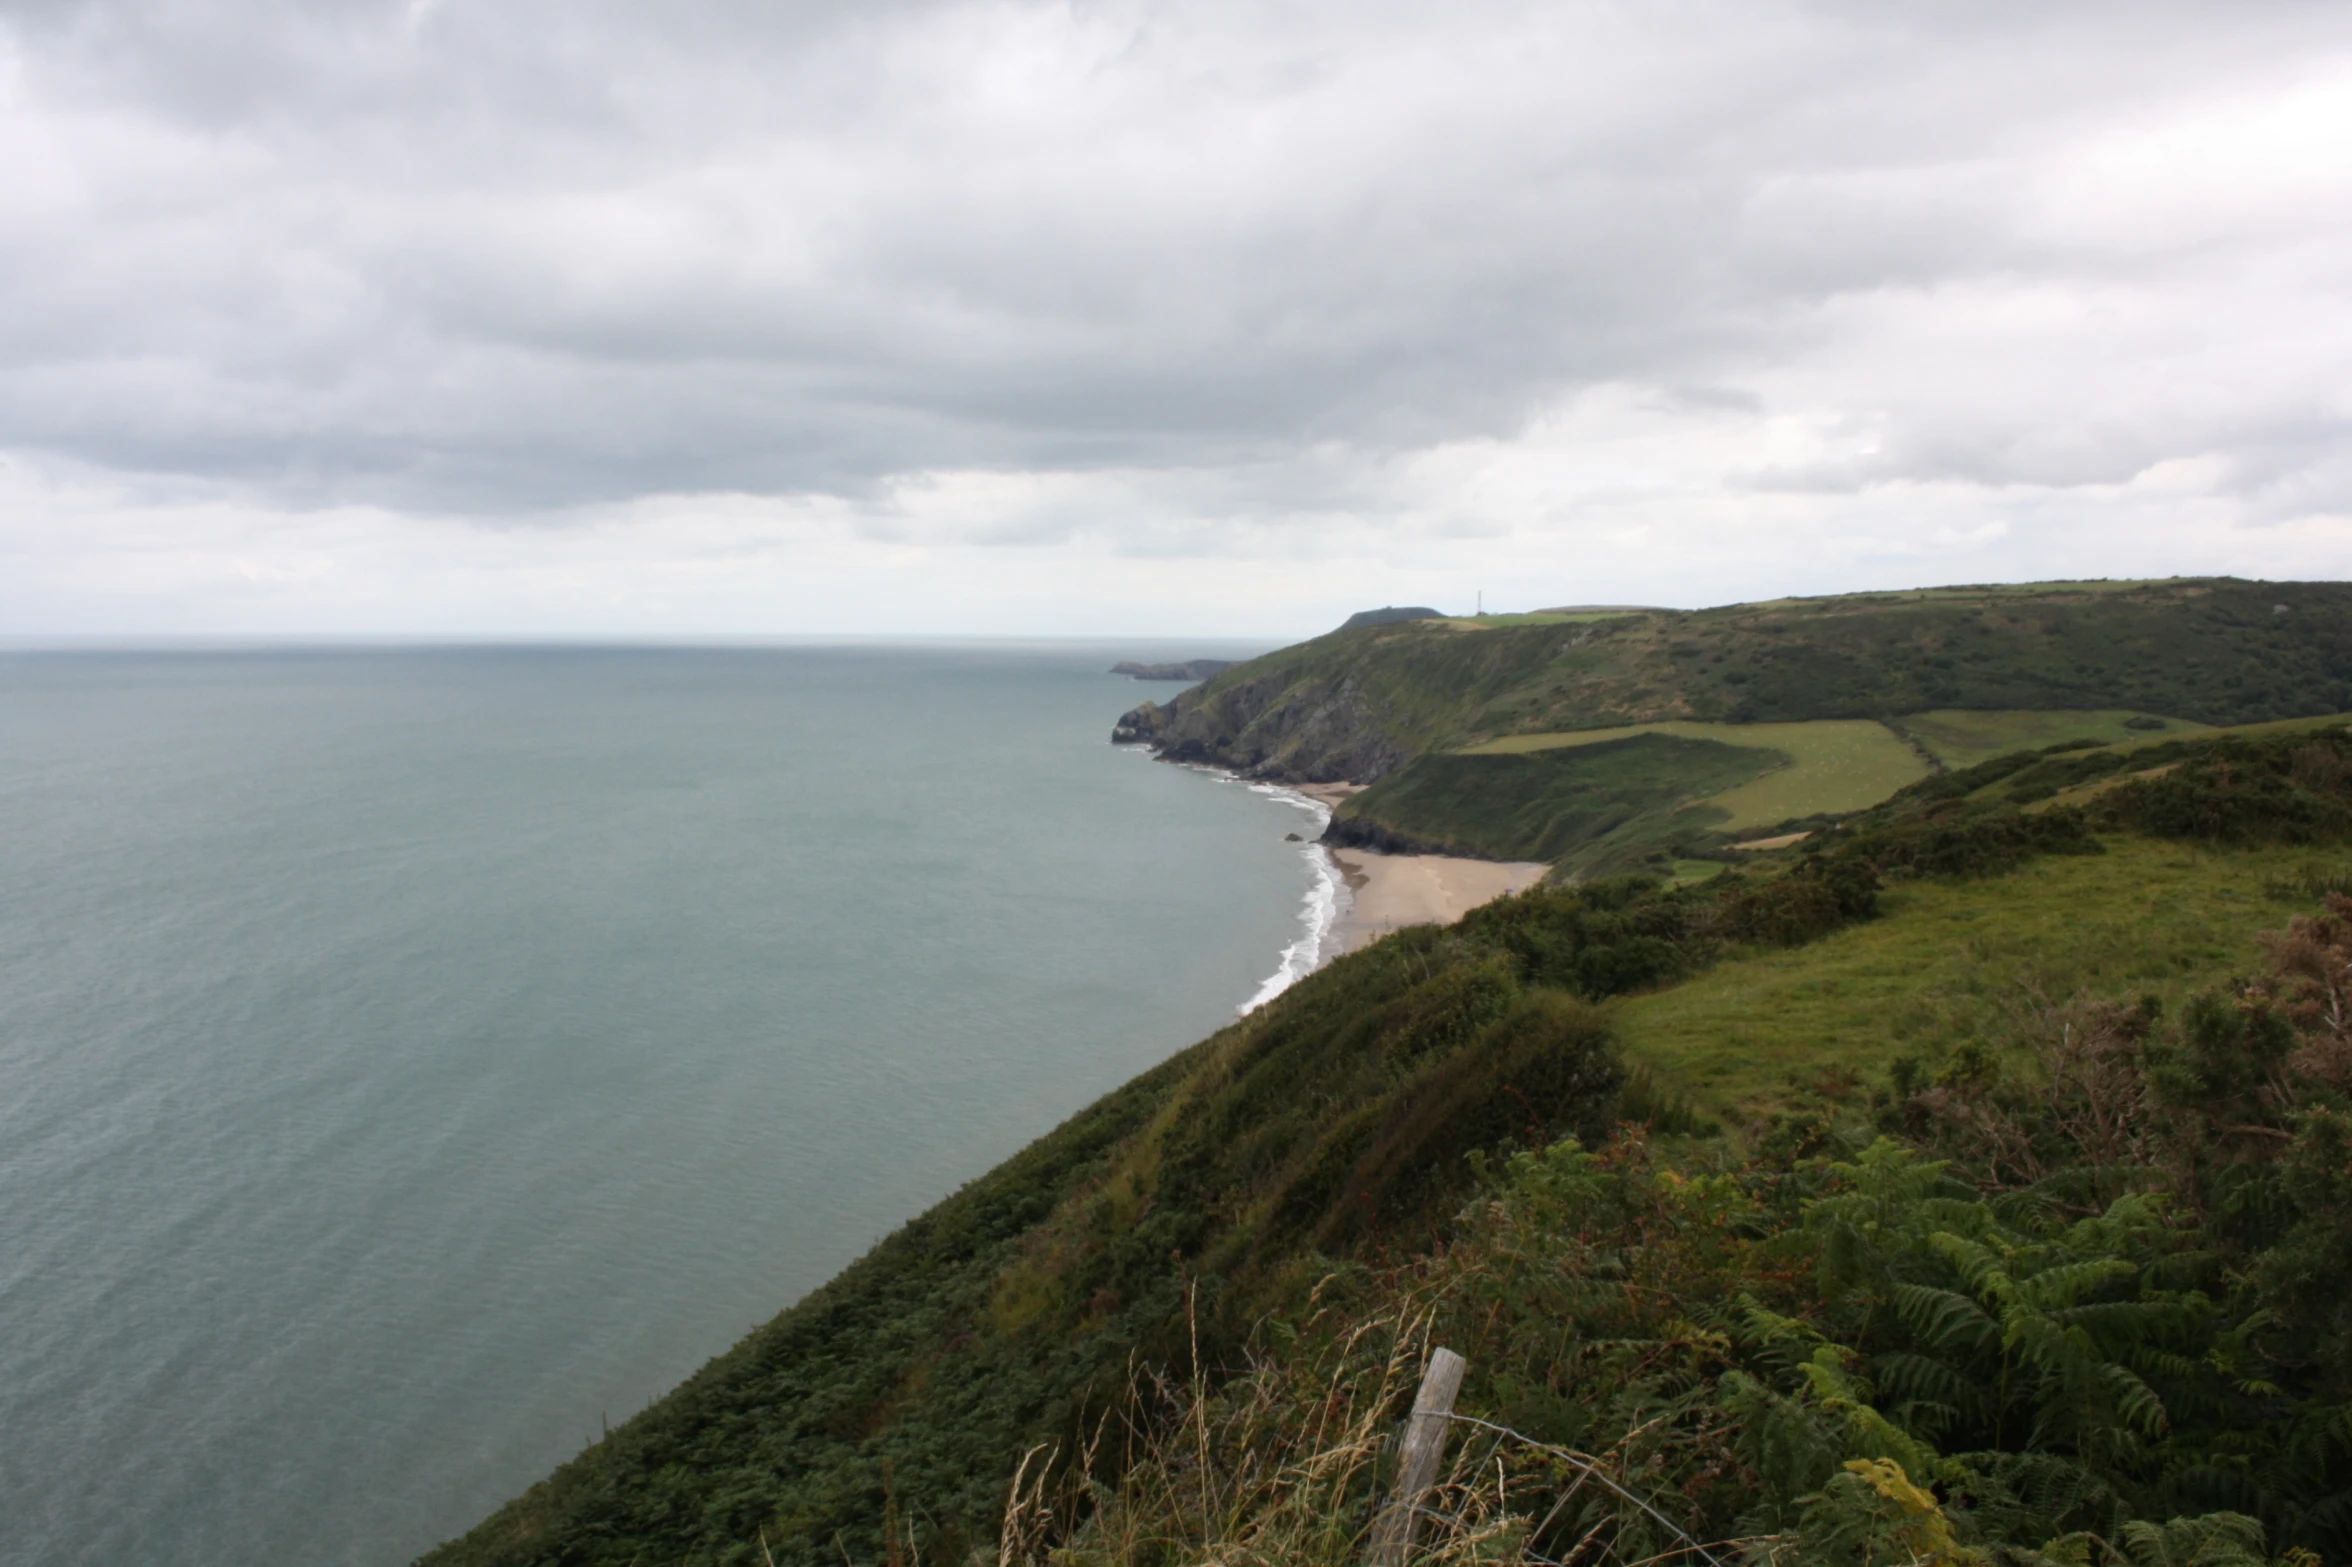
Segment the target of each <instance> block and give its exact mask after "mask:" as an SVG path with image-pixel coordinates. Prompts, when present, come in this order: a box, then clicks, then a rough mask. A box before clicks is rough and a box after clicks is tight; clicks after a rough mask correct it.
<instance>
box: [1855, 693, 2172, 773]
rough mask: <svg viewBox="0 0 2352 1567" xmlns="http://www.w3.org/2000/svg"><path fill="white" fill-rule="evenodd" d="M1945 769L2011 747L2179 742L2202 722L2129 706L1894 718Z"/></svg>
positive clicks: (1968, 764)
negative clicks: (2148, 723)
mask: <svg viewBox="0 0 2352 1567" xmlns="http://www.w3.org/2000/svg"><path fill="white" fill-rule="evenodd" d="M2135 718H2137V719H2142V720H2146V719H2149V718H2155V719H2159V720H2161V722H2162V723H2163V726H2164V727H2163V728H2161V729H2131V728H2127V727H2126V724H2127V721H2128V720H2131V719H2135ZM1896 722H1897V723H1899V724H1901V725H1902V727H1903V728H1904V729H1906V730H1908V731H1909V732H1910V733H1911V734H1912V735H1913V736H1915V737H1916V738H1917V739H1918V740H1919V742H1920V743H1921V744H1922V745H1924V746H1926V747H1927V748H1928V749H1929V750H1930V751H1933V752H1934V753H1935V755H1936V760H1937V761H1940V762H1942V763H1943V764H1944V765H1945V766H1946V767H1954V768H1958V767H1973V766H1975V765H1976V764H1977V763H1978V762H1986V761H1990V760H1992V759H1993V758H1994V757H1996V756H2006V755H2007V754H2008V753H2010V752H2011V751H2038V750H2040V749H2041V748H2042V747H2043V746H2046V745H2056V744H2058V743H2059V742H2060V741H2063V740H2096V741H2098V742H2099V743H2100V744H2101V745H2118V744H2124V743H2133V742H2140V741H2151V740H2177V739H2179V738H2181V737H2182V736H2183V735H2191V734H2202V733H2204V732H2205V731H2206V727H2207V726H2205V725H2204V724H2195V723H2191V722H2189V721H2188V720H2187V719H2185V718H2165V717H2164V716H2163V715H2162V714H2160V713H2135V712H2132V711H2130V710H2129V709H2127V708H2120V707H2106V708H2065V709H2059V710H2054V711H2050V712H2034V711H2030V710H2026V709H2021V708H2009V709H2001V710H1995V711H1989V712H1987V711H1971V710H1967V709H1958V708H1945V709H1942V710H1940V711H1937V712H1930V713H1909V714H1905V715H1904V716H1903V717H1902V718H1900V719H1897V720H1896Z"/></svg>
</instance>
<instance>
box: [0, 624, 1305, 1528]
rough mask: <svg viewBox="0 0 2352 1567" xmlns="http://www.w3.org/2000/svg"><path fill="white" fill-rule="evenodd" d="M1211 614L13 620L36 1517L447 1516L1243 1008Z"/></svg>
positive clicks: (15, 1484) (154, 1522) (15, 1471)
mask: <svg viewBox="0 0 2352 1567" xmlns="http://www.w3.org/2000/svg"><path fill="white" fill-rule="evenodd" d="M1178 651H1179V650H1174V649H1163V648H1157V647H1152V646H1122V647H1117V648H1069V647H1049V648H1025V649H1024V648H1004V647H996V648H990V647H978V648H947V647H915V648H806V647H796V648H741V649H670V650H663V649H636V650H618V649H615V650H598V649H487V650H484V649H473V650H462V651H459V650H448V651H437V650H413V649H412V650H348V649H345V650H309V651H299V650H274V651H249V652H197V653H170V654H163V653H89V652H75V653H55V652H51V653H23V652H18V653H7V654H0V889H4V893H0V1561H5V1562H7V1563H9V1564H16V1563H43V1564H51V1563H83V1562H89V1563H96V1562H107V1563H125V1562H136V1563H139V1564H141V1567H174V1564H205V1567H211V1564H220V1563H227V1562H248V1561H251V1562H269V1563H273V1564H287V1567H292V1564H304V1563H344V1562H349V1563H368V1564H377V1563H398V1562H403V1561H406V1560H407V1559H409V1558H410V1557H412V1556H414V1555H415V1554H416V1553H417V1552H418V1551H420V1550H422V1549H424V1548H425V1547H427V1546H430V1545H432V1544H433V1543H435V1542H436V1541H438V1540H440V1539H442V1538H444V1537H446V1536H448V1535H450V1534H452V1533H455V1532H457V1531H459V1530H461V1529H463V1528H465V1527H466V1526H468V1525H470V1524H471V1523H473V1522H474V1521H475V1520H476V1519H477V1518H478V1517H479V1516H481V1515H482V1514H483V1513H484V1512H486V1511H487V1510H488V1509H489V1508H491V1507H492V1506H494V1505H495V1504H496V1503H498V1502H499V1501H501V1500H503V1499H504V1498H505V1497H506V1496H508V1495H509V1494H511V1493H513V1492H514V1491H516V1490H517V1489H519V1488H520V1487H521V1486H522V1485H524V1484H525V1483H527V1482H529V1481H530V1480H532V1479H534V1478H535V1477H536V1476H538V1475H539V1474H540V1473H541V1472H543V1471H544V1470H546V1469H547V1468H549V1467H550V1466H552V1465H553V1464H554V1463H556V1462H557V1461H559V1460H561V1459H563V1458H565V1457H567V1456H569V1455H570V1454H571V1453H572V1452H574V1451H576V1450H577V1449H578V1448H579V1447H580V1446H581V1445H582V1443H583V1442H584V1441H586V1440H588V1439H590V1438H592V1437H594V1436H595V1435H596V1433H597V1431H598V1429H599V1425H600V1422H601V1421H602V1420H604V1419H605V1418H607V1417H608V1416H609V1418H611V1419H612V1420H613V1421H615V1422H618V1421H619V1420H620V1419H621V1418H622V1417H624V1416H626V1415H628V1414H629V1413H631V1412H633V1411H635V1410H636V1409H638V1408H640V1407H642V1406H643V1405H644V1404H645V1403H646V1402H647V1401H648V1400H649V1399H651V1398H652V1397H654V1396H655V1395H657V1394H658V1393H660V1392H661V1391H663V1390H664V1389H665V1388H667V1387H669V1386H670V1385H672V1384H674V1383H675V1382H676V1381H677V1380H678V1379H679V1378H681V1377H682V1376H684V1375H685V1374H686V1373H688V1372H690V1371H691V1370H693V1369H694V1368H695V1367H696V1366H697V1365H699V1364H700V1363H701V1362H702V1361H703V1360H705V1359H707V1358H708V1357H709V1356H711V1355H713V1354H715V1353H717V1352H718V1351H720V1350H722V1349H724V1348H725V1347H726V1346H727V1345H728V1344H729V1343H731V1342H732V1341H733V1340H734V1339H736V1338H737V1337H738V1336H740V1335H741V1334H742V1333H743V1332H744V1331H746V1330H747V1329H749V1328H750V1327H752V1326H753V1325H754V1324H755V1323H757V1322H759V1321H761V1320H763V1319H764V1318H766V1317H767V1316H769V1315H770V1314H772V1313H773V1312H774V1311H776V1310H777V1309H778V1308H780V1307H781V1306H783V1305H785V1304H787V1303H788V1302H790V1301H791V1300H792V1299H794V1298H795V1297H796V1296H798V1295H799V1294H801V1293H802V1292H803V1291H805V1290H807V1289H808V1288H810V1287H811V1286H813V1285H815V1284H817V1283H819V1282H821V1281H822V1280H824V1279H825V1278H826V1277H827V1276H829V1275H830V1274H832V1273H833V1272H834V1271H836V1270H837V1269H838V1268H839V1267H841V1265H842V1264H844V1263H846V1262H848V1261H850V1260H851V1259H852V1258H853V1257H855V1256H856V1255H857V1254H858V1253H860V1252H861V1251H863V1250H864V1249H865V1248H866V1247H867V1246H868V1245H870V1244H871V1243H872V1242H873V1241H874V1240H875V1239H877V1238H879V1237H880V1236H881V1235H882V1234H884V1233H885V1232H887V1231H888V1230H889V1229H890V1228H892V1227H893V1226H894V1225H896V1224H897V1223H898V1222H899V1221H901V1220H903V1219H905V1218H907V1217H909V1216H910V1215H912V1214H913V1213H915V1212H916V1211H918V1210H919V1209H920V1208H922V1207H923V1206H924V1205H926V1204H927V1203H929V1202H930V1201H932V1200H933V1199H935V1198H937V1197H939V1196H941V1195H942V1194H944V1193H946V1192H947V1191H949V1190H952V1189H953V1188H954V1187H955V1186H956V1185H957V1184H958V1183H960V1182H961V1181H963V1180H965V1179H967V1178H969V1177H971V1176H972V1175H975V1174H977V1173H979V1172H980V1171H981V1170H983V1169H985V1168H987V1167H988V1166H989V1165H990V1164H992V1163H994V1162H995V1161H996V1160H997V1159H999V1158H1001V1157H1002V1156H1004V1155H1006V1154H1008V1153H1010V1152H1012V1151H1013V1150H1014V1149H1015V1148H1017V1147H1019V1146H1020V1145H1021V1144H1023V1143H1025V1142H1027V1141H1028V1140H1029V1139H1031V1138H1032V1137H1034V1136H1036V1135H1037V1134H1039V1133H1040V1132H1042V1131H1044V1130H1046V1129H1047V1128H1048V1127H1050V1126H1051V1125H1053V1124H1054V1123H1055V1122H1056V1121H1058V1120H1059V1119H1060V1118H1061V1117H1063V1116H1064V1115H1066V1114H1068V1113H1069V1112H1071V1111H1073V1110H1075V1109H1077V1108H1078V1107H1079V1106H1081V1105H1082V1104H1084V1103H1086V1102H1087V1101H1088V1100H1090V1099H1092V1098H1093V1097H1095V1096H1096V1095H1098V1094H1099V1093H1101V1092H1103V1091H1105V1090H1107V1089H1109V1088H1111V1087H1113V1086H1114V1085H1116V1084H1118V1083H1119V1082H1121V1081H1123V1080H1125V1079H1126V1078H1128V1077H1130V1076H1132V1075H1133V1074H1134V1073H1136V1072H1137V1071H1139V1070H1141V1069H1143V1068H1144V1067H1147V1066H1149V1065H1151V1064H1152V1063H1153V1062H1155V1061H1158V1060H1160V1059H1162V1058H1164V1057H1165V1056H1166V1055H1168V1054H1169V1053H1170V1052H1171V1051H1173V1050H1175V1049H1177V1048H1179V1047H1181V1046H1182V1045H1184V1044H1186V1043H1189V1042H1190V1041H1192V1040H1193V1039H1196V1038H1198V1037H1200V1036H1201V1035H1203V1034H1205V1033H1207V1032H1208V1031H1209V1030H1211V1029H1213V1028H1215V1027H1217V1026H1219V1025H1220V1024H1222V1023H1224V1022H1225V1021H1227V1020H1229V1019H1230V1018H1231V1017H1232V1016H1233V1014H1234V1010H1235V1008H1236V1006H1237V1005H1238V1004H1241V1003H1244V1002H1246V1001H1247V1000H1248V999H1249V998H1250V997H1251V996H1252V995H1253V994H1254V993H1256V992H1257V991H1259V989H1260V988H1261V986H1262V985H1263V983H1264V982H1265V981H1266V980H1267V979H1268V977H1269V976H1270V975H1271V974H1272V973H1273V972H1274V971H1275V969H1276V967H1277V963H1278V958H1279V956H1280V955H1281V954H1282V953H1283V952H1284V950H1285V949H1286V948H1291V947H1293V946H1294V944H1295V943H1297V942H1298V940H1299V938H1300V934H1301V926H1300V921H1301V909H1302V899H1303V898H1307V897H1309V896H1310V895H1311V894H1316V895H1319V890H1318V888H1317V886H1316V884H1315V882H1314V880H1313V876H1312V872H1311V869H1310V865H1309V862H1308V861H1307V859H1306V858H1305V857H1304V856H1303V855H1302V854H1301V853H1300V851H1299V849H1298V846H1296V845H1292V844H1286V843H1285V842H1284V841H1283V835H1284V834H1285V833H1286V832H1290V831H1302V832H1305V833H1306V834H1307V835H1308V836H1312V829H1313V825H1314V823H1313V821H1312V819H1311V818H1310V817H1309V815H1308V814H1307V812H1305V811H1304V810H1302V809H1301V808H1299V807H1298V806H1296V805H1293V804H1289V803H1286V802H1285V801H1284V800H1282V799H1280V798H1277V797H1274V796H1272V795H1270V794H1268V793H1266V792H1264V791H1255V792H1253V791H1252V790H1250V789H1248V788H1245V787H1243V786H1241V785H1237V784H1233V783H1226V782H1220V781H1218V780H1215V779H1212V778H1210V777H1208V776H1205V775H1203V774H1199V773H1194V772H1187V771H1183V770H1180V769H1176V768H1170V767H1164V766H1159V765H1156V764H1153V763H1151V762H1149V761H1147V760H1145V759H1144V758H1142V757H1141V756H1139V755H1137V754H1135V753H1132V752H1126V751H1118V750H1114V749H1113V748H1112V747H1110V746H1109V745H1108V744H1107V743H1106V737H1107V735H1108V733H1109V729H1110V725H1111V721H1112V719H1113V718H1114V717H1116V716H1117V714H1118V713H1119V712H1120V711H1121V710H1123V709H1124V708H1126V707H1127V706H1129V705H1131V704H1132V703H1133V702H1134V701H1135V700H1136V699H1137V698H1138V697H1139V696H1141V695H1144V694H1147V692H1146V690H1145V689H1143V688H1138V687H1136V686H1134V685H1131V684H1129V683H1128V682H1126V681H1123V680H1119V679H1116V678H1113V677H1111V676H1108V675H1105V674H1104V673H1102V670H1103V669H1104V668H1105V666H1107V664H1108V663H1109V662H1110V661H1111V660H1112V659H1113V658H1115V657H1135V656H1146V657H1149V656H1168V655H1169V654H1171V653H1175V652H1178ZM1181 651H1182V652H1183V653H1184V654H1187V655H1189V654H1193V653H1201V652H1211V651H1215V650H1213V649H1207V648H1198V647H1196V648H1189V649H1184V650H1181ZM1250 651H1254V650H1250ZM1228 656H1232V655H1231V654H1230V653H1229V654H1228ZM1170 689H1173V688H1170V687H1156V688H1150V691H1149V694H1158V695H1165V694H1166V692H1167V691H1169V690H1170ZM1303 956H1304V954H1302V953H1300V952H1297V951H1294V952H1293V953H1292V964H1293V966H1294V967H1296V966H1299V964H1300V961H1301V959H1302V958H1303Z"/></svg>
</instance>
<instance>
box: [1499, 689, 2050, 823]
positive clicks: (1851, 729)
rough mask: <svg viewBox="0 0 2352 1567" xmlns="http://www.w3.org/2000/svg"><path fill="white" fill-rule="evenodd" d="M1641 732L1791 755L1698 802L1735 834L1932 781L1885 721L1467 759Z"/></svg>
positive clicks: (1536, 741)
mask: <svg viewBox="0 0 2352 1567" xmlns="http://www.w3.org/2000/svg"><path fill="white" fill-rule="evenodd" d="M1639 734H1663V735H1673V736H1675V737H1676V738H1678V739H1683V740H1713V741H1716V742H1718V743H1719V744H1723V745H1737V746H1744V747H1751V748H1754V747H1760V748H1763V749H1766V750H1772V751H1778V752H1779V753H1781V754H1782V755H1783V756H1785V757H1787V758H1788V765H1787V766H1785V767H1778V768H1775V769H1773V770H1772V771H1771V772H1768V773H1766V774H1765V775H1764V776H1763V777H1761V778H1757V779H1754V780H1752V781H1750V782H1747V783H1744V784H1741V785H1739V786H1738V787H1736V788H1732V789H1727V790H1725V791H1723V792H1722V793H1720V794H1714V795H1709V796H1707V797H1706V798H1705V799H1704V800H1702V801H1699V802H1697V803H1701V804H1705V805H1708V806H1713V807H1715V808H1717V809H1719V810H1722V811H1724V812H1726V813H1727V815H1726V818H1725V820H1724V822H1723V823H1722V827H1723V830H1724V831H1725V832H1731V833H1738V832H1744V831H1747V830H1748V829H1750V828H1755V827H1769V826H1771V825H1773V824H1774V823H1776V822H1785V821H1789V820H1792V819H1794V818H1797V817H1802V816H1815V815H1824V814H1839V813H1843V812H1847V811H1859V810H1864V809H1866V808H1868V807H1870V806H1873V805H1876V804H1877V803H1878V802H1879V801H1881V800H1883V799H1885V798H1886V797H1887V796H1888V795H1890V794H1893V793H1894V792H1895V791H1896V790H1897V789H1900V788H1902V787H1903V786H1904V785H1905V784H1908V783H1916V782H1917V781H1918V780H1920V779H1922V778H1924V777H1926V776H1927V771H1928V769H1927V764H1926V763H1925V762H1923V761H1921V760H1920V757H1919V753H1918V752H1916V751H1914V750H1912V749H1911V747H1910V746H1908V745H1906V744H1904V743H1903V741H1902V740H1901V739H1900V738H1899V737H1898V736H1896V735H1895V734H1894V733H1893V732H1892V731H1891V730H1889V729H1888V728H1887V727H1886V726H1885V725H1884V724H1880V723H1873V722H1871V721H1870V720H1868V719H1846V718H1823V719H1814V720H1812V721H1810V722H1806V723H1796V724H1705V723H1686V722H1668V723H1658V724H1635V725H1632V726H1629V727H1626V728H1622V729H1581V730H1572V731H1569V732H1566V733H1555V734H1538V735H1511V736H1508V737H1506V738H1504V739H1501V740H1490V741H1488V742H1486V743H1485V744H1484V745H1475V746H1470V747H1467V748H1466V749H1465V750H1464V751H1463V752H1462V753H1461V754H1462V755H1465V756H1497V755H1506V756H1507V755H1516V754H1519V753H1522V752H1527V751H1548V750H1553V749H1556V748H1559V747H1562V746H1578V745H1598V744H1601V743H1603V742H1606V741H1610V740H1623V739H1627V738H1629V737H1631V736H1633V735H1639ZM2012 749H2014V748H2012Z"/></svg>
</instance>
